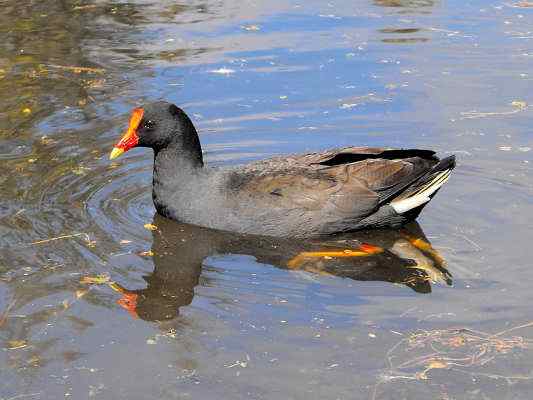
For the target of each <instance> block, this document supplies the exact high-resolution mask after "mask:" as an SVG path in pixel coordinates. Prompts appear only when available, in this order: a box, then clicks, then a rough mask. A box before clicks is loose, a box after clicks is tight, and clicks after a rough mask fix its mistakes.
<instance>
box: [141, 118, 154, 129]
mask: <svg viewBox="0 0 533 400" xmlns="http://www.w3.org/2000/svg"><path fill="white" fill-rule="evenodd" d="M143 128H145V129H154V128H155V122H154V121H151V120H148V121H144V124H143Z"/></svg>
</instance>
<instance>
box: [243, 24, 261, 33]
mask: <svg viewBox="0 0 533 400" xmlns="http://www.w3.org/2000/svg"><path fill="white" fill-rule="evenodd" d="M241 28H242V29H244V30H245V31H253V32H256V31H260V30H261V27H260V26H259V25H241Z"/></svg>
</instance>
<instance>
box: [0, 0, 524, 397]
mask: <svg viewBox="0 0 533 400" xmlns="http://www.w3.org/2000/svg"><path fill="white" fill-rule="evenodd" d="M532 24H533V3H531V2H527V1H514V0H510V1H509V2H502V1H494V0H488V1H476V0H473V1H468V2H463V1H457V0H450V1H437V0H435V1H433V0H373V1H372V0H358V1H346V0H338V1H329V2H323V1H315V0H311V1H306V2H302V1H299V0H285V1H279V0H271V1H248V0H244V1H238V2H237V1H233V0H220V1H212V2H205V1H196V0H189V1H180V2H175V1H166V0H162V1H158V2H149V1H143V0H133V1H109V0H89V1H81V0H80V1H72V0H64V1H49V0H43V1H40V2H15V1H11V0H7V1H4V2H3V3H2V7H1V8H0V37H1V39H2V46H1V47H0V90H1V93H2V96H1V97H0V160H1V165H2V168H1V169H0V182H1V185H2V191H1V201H0V234H1V238H2V240H1V242H0V246H1V248H0V350H1V351H0V381H1V382H2V385H1V386H0V399H2V400H8V399H13V400H14V399H22V398H23V399H59V398H69V397H70V398H75V399H82V398H96V399H98V398H99V399H117V398H124V399H129V400H133V399H143V400H149V399H189V398H193V399H309V398H311V399H315V398H316V399H318V398H320V399H399V398H405V399H428V398H435V399H437V398H438V399H452V398H453V399H504V398H512V399H529V398H530V393H531V391H532V390H533V374H532V373H531V371H532V370H533V351H532V346H533V341H532V340H533V326H532V325H533V322H532V321H533V313H532V312H531V304H532V303H533V291H532V290H531V287H530V285H531V284H530V282H531V280H532V279H533V272H532V266H533V265H532V261H531V260H532V258H533V250H532V247H531V243H530V241H531V237H532V235H533V227H532V226H533V224H532V221H533V176H532V172H533V157H532V154H533V151H532V148H533V135H532V131H531V126H530V123H529V122H530V119H531V117H532V114H533V108H532V106H531V105H530V104H533V95H532V93H533V91H532V89H533V31H532V28H531V27H532ZM158 99H165V100H168V101H171V102H173V103H176V104H178V105H179V106H180V107H182V108H183V109H184V110H185V111H187V113H188V114H189V115H190V116H191V118H192V120H193V121H194V123H195V124H196V126H197V127H198V130H199V134H200V140H201V142H202V146H203V149H204V159H205V160H206V161H207V163H208V164H209V165H213V166H229V165H235V164H241V163H246V162H249V161H253V160H259V159H262V158H267V157H270V156H273V155H280V154H281V155H283V154H291V153H297V152H305V151H318V150H323V149H327V148H332V147H342V146H348V145H359V146H385V147H388V146H390V147H399V148H413V147H418V148H430V149H434V150H436V151H437V152H438V153H439V155H441V156H446V155H450V154H455V155H456V156H457V160H458V165H457V168H456V170H455V171H454V173H453V175H452V177H451V179H450V181H449V182H448V183H447V184H446V185H445V187H444V188H443V189H442V190H441V191H440V192H439V194H438V196H436V197H435V199H434V200H433V201H432V202H431V204H430V205H429V206H428V207H427V208H426V209H425V210H424V212H423V213H422V215H421V217H420V218H419V219H418V224H411V225H410V226H408V227H407V228H406V230H404V231H376V232H361V233H356V234H352V235H349V236H346V237H340V238H331V239H330V240H329V239H328V241H326V242H323V243H316V242H313V241H301V240H299V241H298V240H277V239H272V238H260V237H246V236H240V235H236V234H232V233H224V232H217V231H210V230H207V229H204V228H198V227H194V226H188V225H183V224H178V223H176V222H172V221H169V220H166V219H165V218H163V217H161V216H159V215H157V214H156V212H155V209H154V206H153V204H152V197H151V183H152V163H153V156H152V152H151V150H147V149H135V150H131V151H129V152H128V153H127V154H125V155H123V156H122V157H121V158H119V159H117V160H113V161H110V160H109V158H108V155H109V152H110V150H111V149H112V147H113V144H114V143H116V141H117V140H118V138H119V137H120V135H121V133H122V132H123V130H124V128H125V127H126V125H127V121H128V118H129V115H130V112H131V110H132V109H133V108H134V107H136V106H138V105H140V104H143V103H145V102H147V101H152V100H158ZM417 238H421V239H424V241H419V242H418V243H419V244H420V243H422V245H423V246H422V247H423V248H422V249H420V248H417V247H416V246H414V244H415V242H416V239H417ZM429 242H431V245H432V246H433V247H427V246H425V247H424V244H425V243H429ZM361 243H370V244H372V245H374V246H379V247H380V248H381V249H383V252H381V253H380V254H376V255H373V256H369V257H360V258H352V259H348V258H336V257H325V258H323V259H319V260H309V259H304V260H297V262H296V261H295V259H294V257H295V256H296V255H297V254H299V253H300V252H302V251H307V250H309V249H313V248H316V247H317V246H318V247H321V246H322V247H323V246H330V247H332V248H335V249H344V248H357V246H360V245H361ZM433 249H434V250H433ZM530 300H531V301H530Z"/></svg>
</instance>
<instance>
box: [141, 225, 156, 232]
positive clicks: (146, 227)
mask: <svg viewBox="0 0 533 400" xmlns="http://www.w3.org/2000/svg"><path fill="white" fill-rule="evenodd" d="M144 229H148V230H149V231H156V230H157V226H155V225H153V224H144Z"/></svg>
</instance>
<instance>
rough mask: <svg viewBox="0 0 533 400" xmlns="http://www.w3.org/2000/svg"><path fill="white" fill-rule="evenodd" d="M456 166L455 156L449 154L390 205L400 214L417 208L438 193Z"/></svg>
mask: <svg viewBox="0 0 533 400" xmlns="http://www.w3.org/2000/svg"><path fill="white" fill-rule="evenodd" d="M454 168H455V156H453V155H452V156H449V157H446V158H443V159H442V160H440V161H439V162H438V163H437V164H436V165H435V166H434V167H433V168H432V169H431V171H429V172H428V173H427V174H425V175H423V176H422V177H421V178H420V179H419V180H417V181H416V182H414V183H413V184H412V185H411V186H410V187H409V188H407V189H406V190H405V191H404V192H403V193H402V194H401V195H400V196H398V197H396V198H395V199H394V200H392V202H391V203H390V205H391V206H392V208H394V210H395V211H396V212H397V213H398V214H405V213H406V212H408V211H411V210H415V209H417V208H419V207H420V210H421V206H423V205H424V204H426V203H427V202H428V201H430V200H431V198H432V197H433V196H434V195H435V193H437V191H438V190H439V189H440V187H441V186H442V185H444V183H446V181H447V180H448V178H449V177H450V174H451V173H452V170H453V169H454Z"/></svg>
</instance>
